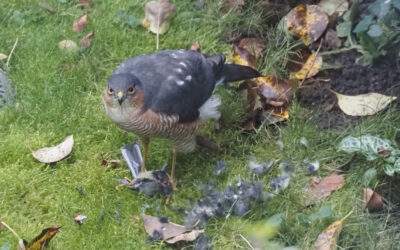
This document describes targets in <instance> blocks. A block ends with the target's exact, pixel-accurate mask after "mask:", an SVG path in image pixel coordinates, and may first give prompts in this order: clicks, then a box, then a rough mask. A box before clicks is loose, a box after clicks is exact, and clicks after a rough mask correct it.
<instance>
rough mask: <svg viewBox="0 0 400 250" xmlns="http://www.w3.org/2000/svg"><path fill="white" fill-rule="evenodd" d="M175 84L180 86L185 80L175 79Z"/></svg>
mask: <svg viewBox="0 0 400 250" xmlns="http://www.w3.org/2000/svg"><path fill="white" fill-rule="evenodd" d="M176 84H178V85H179V86H182V85H183V84H185V82H184V81H182V80H177V81H176Z"/></svg>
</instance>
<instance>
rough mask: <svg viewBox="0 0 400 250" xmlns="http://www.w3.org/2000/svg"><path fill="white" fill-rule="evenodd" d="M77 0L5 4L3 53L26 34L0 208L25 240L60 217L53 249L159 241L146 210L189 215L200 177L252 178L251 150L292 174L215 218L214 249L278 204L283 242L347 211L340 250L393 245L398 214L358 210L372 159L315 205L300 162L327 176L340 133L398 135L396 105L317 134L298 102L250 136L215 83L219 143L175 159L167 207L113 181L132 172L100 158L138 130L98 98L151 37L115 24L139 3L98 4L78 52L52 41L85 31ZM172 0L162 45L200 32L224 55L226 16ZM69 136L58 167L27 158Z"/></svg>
mask: <svg viewBox="0 0 400 250" xmlns="http://www.w3.org/2000/svg"><path fill="white" fill-rule="evenodd" d="M63 2H65V3H63ZM73 2H74V1H49V3H50V4H51V5H53V6H54V7H55V9H56V12H55V13H54V14H50V13H48V12H46V11H45V10H43V9H42V8H40V7H39V5H38V1H33V0H32V1H26V0H13V1H1V3H0V52H2V53H8V52H9V51H10V50H11V48H12V46H13V44H14V42H15V40H16V39H17V38H18V40H19V42H18V46H17V48H16V50H15V52H14V54H13V56H12V59H11V62H10V69H9V77H10V78H11V79H12V81H13V83H14V85H15V88H16V91H17V101H16V105H15V107H10V108H7V109H4V110H2V111H0V128H1V129H0V217H1V218H2V219H3V220H4V221H6V222H7V223H8V224H9V225H11V226H12V227H13V228H14V229H15V231H17V232H18V233H19V234H20V235H21V236H22V237H23V238H26V239H31V238H33V237H34V236H35V235H37V234H38V233H39V232H40V231H41V230H42V229H43V228H45V227H48V226H51V225H55V224H56V225H62V232H61V233H59V234H58V235H57V236H56V237H55V238H54V239H53V240H52V241H51V244H50V248H51V249H147V248H164V247H165V245H163V244H154V243H149V242H148V240H147V235H146V233H145V232H144V230H143V225H142V221H141V219H140V213H141V212H143V211H146V212H147V213H149V214H152V215H164V216H168V217H170V219H171V220H172V221H175V222H177V223H180V222H183V221H182V218H183V214H182V212H181V211H180V210H179V208H182V207H188V206H190V204H193V203H194V202H195V201H196V200H197V199H198V197H199V196H200V193H199V185H200V184H201V183H204V182H208V181H210V180H212V181H214V182H215V183H216V184H217V185H218V186H220V187H223V186H224V185H225V184H227V183H231V182H234V181H235V180H237V178H238V177H241V178H243V179H252V178H254V176H252V174H250V172H249V171H248V169H247V161H248V157H249V156H250V155H254V156H255V157H257V158H259V159H261V160H262V159H282V160H285V159H287V160H291V161H292V162H293V163H294V164H295V167H296V175H295V177H294V178H293V180H292V182H291V183H290V186H289V187H288V188H287V189H286V190H285V191H284V192H283V193H282V194H280V195H279V196H277V197H275V198H274V199H273V200H272V201H271V202H269V203H268V204H265V205H264V206H262V207H256V208H254V209H253V210H252V212H251V213H250V214H248V215H246V216H245V217H244V218H234V217H230V218H228V219H227V220H224V219H216V220H211V221H210V223H209V224H208V226H207V227H206V232H207V235H208V236H209V237H210V238H211V239H212V240H213V244H214V246H215V248H216V249H233V248H247V247H248V246H247V244H246V243H245V242H244V241H243V239H242V238H241V237H239V235H245V234H246V232H245V230H246V228H247V227H248V226H250V225H252V223H255V222H258V221H260V220H264V219H266V218H268V217H269V216H271V215H274V214H276V213H283V215H284V221H283V225H282V228H281V230H280V232H279V235H278V236H277V238H276V240H277V241H280V242H282V243H283V244H285V245H288V246H290V245H297V246H298V247H299V248H301V249H310V248H311V246H312V244H313V242H314V241H315V239H316V237H317V235H318V234H319V233H320V232H321V231H322V230H323V229H324V228H325V227H326V226H327V225H329V224H330V223H331V222H333V221H334V220H335V219H338V218H341V217H343V216H344V215H346V214H347V213H349V211H351V210H353V211H354V212H353V214H352V215H351V216H350V218H349V219H347V221H346V223H345V226H344V230H343V232H342V234H341V237H340V240H339V242H338V245H339V246H341V247H342V248H343V249H349V248H351V249H391V248H396V247H398V246H397V245H398V244H397V243H396V242H398V240H399V232H398V231H397V230H396V228H397V227H395V226H393V225H395V224H396V221H395V219H393V216H392V215H385V214H384V215H379V216H378V215H373V216H372V215H370V214H368V213H366V212H364V211H363V210H362V208H361V189H362V187H363V186H362V184H361V178H362V175H363V173H364V171H365V170H366V169H368V168H369V167H372V166H371V163H369V162H366V161H363V160H362V159H357V161H356V162H353V163H352V164H351V168H350V170H349V171H347V172H346V173H345V176H346V184H345V186H344V187H343V188H342V189H341V190H339V191H337V192H335V193H334V194H333V195H332V196H331V197H330V198H329V199H327V200H326V201H325V202H324V203H323V204H320V205H317V206H315V207H311V208H305V207H304V206H303V205H302V199H303V198H302V197H303V195H302V192H303V189H304V186H305V185H306V183H307V182H308V179H309V177H308V176H306V171H305V169H304V168H303V167H302V164H301V163H302V161H303V159H304V158H309V159H318V160H320V162H321V169H320V171H319V174H320V175H322V176H324V175H327V174H328V173H329V172H331V171H332V170H333V169H335V168H337V167H338V166H340V165H341V164H342V163H344V162H346V160H347V159H348V158H346V157H348V156H345V155H343V154H340V153H338V152H337V151H336V149H335V146H336V145H337V143H338V142H339V140H340V139H341V138H342V137H343V136H346V135H349V134H353V135H361V134H365V133H372V134H376V135H379V136H382V137H386V138H392V137H393V135H394V133H395V130H396V126H398V124H399V122H400V116H399V112H398V111H396V110H390V111H388V112H385V113H383V114H380V115H377V116H373V117H370V118H365V119H363V120H362V122H361V123H360V124H359V125H357V126H354V127H352V128H349V129H346V130H341V131H339V132H338V131H333V130H332V131H331V130H322V131H321V130H319V129H318V128H317V126H316V124H314V123H313V122H311V120H310V119H309V117H310V116H311V114H312V111H310V110H308V109H307V108H304V107H300V106H299V105H298V104H296V103H294V104H293V106H292V108H291V110H290V114H291V118H290V120H289V121H288V122H287V124H286V125H280V126H279V127H271V128H268V129H266V130H262V131H260V132H259V133H258V134H251V135H244V134H242V133H241V132H240V129H239V121H240V119H241V118H242V117H243V116H244V110H243V107H244V105H243V100H242V98H241V97H240V96H239V95H238V94H237V93H236V92H235V91H233V90H229V89H228V90H227V89H219V90H218V92H219V93H220V94H221V96H222V97H223V103H224V105H223V108H222V112H223V116H224V118H223V119H224V124H225V125H224V127H223V130H222V131H220V132H215V131H213V129H212V126H211V125H210V126H209V128H208V129H205V130H204V134H207V135H209V136H210V137H212V138H214V139H215V140H216V141H217V142H218V143H219V144H221V145H222V147H223V150H222V152H219V153H207V152H203V151H200V152H195V153H192V154H188V155H181V156H179V158H178V168H177V176H178V180H179V185H178V188H179V190H178V191H177V192H176V193H175V194H174V198H173V201H172V203H171V204H170V205H165V204H164V202H163V200H162V199H160V198H148V197H145V196H143V195H140V194H138V193H136V192H133V191H130V190H127V189H123V190H116V189H115V187H116V185H117V179H118V178H122V177H124V176H129V172H128V170H127V169H126V168H125V167H121V168H117V169H108V170H107V169H105V168H104V167H103V166H101V159H102V158H103V157H109V158H112V159H117V158H118V159H119V158H121V155H120V151H119V149H120V147H121V146H122V145H123V144H125V143H129V142H132V141H133V140H135V139H136V137H135V136H134V135H132V134H128V133H125V132H122V131H121V130H119V129H118V128H117V127H116V126H115V125H114V124H112V123H111V122H110V120H109V119H108V118H107V117H106V116H105V114H104V112H103V107H102V104H101V101H100V95H101V92H102V90H103V88H104V85H105V83H106V79H107V77H108V76H109V74H110V73H111V71H112V70H113V69H114V67H115V66H116V65H118V63H120V62H121V61H122V60H124V59H125V58H127V57H131V56H134V55H138V54H142V53H150V52H154V51H155V46H156V42H155V36H154V35H153V34H150V33H148V32H147V31H145V30H144V29H143V28H141V27H134V28H127V27H122V26H121V25H120V24H118V23H115V20H116V13H117V12H118V10H125V11H127V12H128V13H130V14H132V15H134V16H136V17H138V18H139V17H141V16H142V15H143V14H142V11H143V5H144V3H143V2H142V1H139V0H136V1H122V0H118V1H111V0H107V1H106V0H104V1H94V2H95V4H94V6H93V7H91V8H90V9H89V20H90V21H89V25H88V26H87V27H86V29H85V31H95V39H94V40H93V45H92V47H91V48H90V49H88V50H86V51H81V52H80V53H78V54H75V55H68V54H66V53H63V52H62V51H60V50H59V49H58V47H57V44H58V42H59V41H61V40H63V39H72V40H75V41H79V39H80V38H81V37H82V36H83V33H82V34H81V33H79V34H77V33H74V32H73V31H72V22H73V20H74V19H76V18H77V17H79V16H80V15H81V14H83V13H84V12H86V10H82V9H81V8H78V7H76V5H75V4H74V3H73ZM174 2H175V4H176V5H177V15H176V17H175V18H174V20H173V22H172V25H171V28H170V30H169V31H168V33H167V34H166V35H163V36H161V40H160V48H161V49H175V48H189V47H190V45H191V43H192V42H194V41H197V42H199V43H200V44H201V46H202V50H203V51H204V52H207V53H216V52H224V53H225V54H227V53H229V50H230V46H229V45H228V44H226V43H224V42H222V41H221V39H220V37H219V36H220V35H221V29H222V28H224V27H223V26H224V24H223V22H222V21H221V22H220V21H219V19H221V20H222V19H223V17H221V18H219V17H215V16H210V15H211V13H213V12H212V11H199V10H196V9H195V8H194V5H193V2H192V1H183V0H182V1H174ZM16 11H18V12H16ZM225 21H226V20H225ZM271 32H273V31H272V30H271ZM276 41H279V40H276ZM279 45H281V44H280V43H279V42H277V43H276V44H275V46H276V48H281V49H282V50H284V49H286V48H285V47H284V46H283V47H282V46H279ZM267 46H268V44H267ZM270 46H271V45H270ZM285 53H287V51H284V52H282V51H280V50H271V49H270V50H269V52H268V56H270V57H271V61H272V62H274V63H273V64H268V61H269V60H268V58H266V59H265V61H266V64H265V66H264V69H265V70H266V71H269V72H274V71H275V72H280V70H281V68H279V67H280V64H279V60H275V58H272V57H274V56H284V54H285ZM274 65H275V66H276V68H274V67H273V66H274ZM3 66H4V65H3ZM69 134H73V135H74V138H75V147H74V151H73V153H72V155H71V156H70V157H69V158H68V159H66V160H64V161H62V162H60V163H57V165H56V166H54V167H53V166H46V165H43V164H40V163H38V162H37V161H35V160H34V159H33V158H32V155H31V150H33V149H37V148H40V147H43V146H47V145H51V144H56V143H58V142H59V141H61V140H62V139H63V138H64V137H65V136H66V135H69ZM301 137H306V138H307V139H308V140H309V143H310V146H309V148H308V149H305V148H304V147H302V146H301V145H300V144H299V140H300V138H301ZM278 139H280V140H282V141H283V143H284V149H283V151H282V150H280V149H279V147H278V146H277V145H276V141H277V140H278ZM168 159H169V147H168V143H167V142H166V141H163V140H158V139H157V140H154V141H153V143H152V146H151V157H150V164H149V165H150V166H152V167H153V168H158V167H160V166H161V165H163V164H164V163H165V162H167V161H168ZM220 159H224V160H225V161H226V162H227V164H228V171H227V173H226V174H225V175H223V176H222V177H215V176H213V174H212V169H213V166H214V164H215V163H216V161H217V160H220ZM276 173H277V170H276V171H272V172H271V173H270V174H268V175H267V176H265V177H263V178H260V179H261V180H262V181H263V182H264V183H265V188H266V189H268V187H269V184H268V183H269V180H270V179H271V177H272V176H274V175H275V174H276ZM327 204H330V205H331V207H332V210H333V215H332V216H331V217H330V218H328V219H325V220H322V221H321V220H317V221H315V222H313V223H312V224H305V223H304V222H302V221H301V220H300V219H299V215H300V214H312V213H314V212H316V211H318V209H319V208H320V206H323V205H327ZM76 213H82V214H85V215H87V216H88V219H87V221H86V222H85V223H84V224H83V225H81V226H79V225H77V224H76V223H75V222H74V220H73V216H74V215H75V214H76ZM6 242H9V243H10V244H11V245H12V246H14V245H15V244H16V241H15V238H14V237H13V236H12V235H11V234H10V233H9V232H8V231H5V230H0V246H2V245H3V244H4V243H6Z"/></svg>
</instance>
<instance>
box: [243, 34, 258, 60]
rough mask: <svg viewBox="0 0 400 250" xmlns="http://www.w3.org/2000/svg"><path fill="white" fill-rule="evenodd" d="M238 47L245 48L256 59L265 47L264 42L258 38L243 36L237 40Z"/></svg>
mask: <svg viewBox="0 0 400 250" xmlns="http://www.w3.org/2000/svg"><path fill="white" fill-rule="evenodd" d="M238 47H240V48H243V49H245V50H247V51H248V52H250V53H251V54H252V55H253V56H254V57H255V58H256V59H258V58H260V57H261V56H262V52H263V51H264V49H265V44H264V41H263V40H262V39H260V38H255V37H245V38H242V39H241V40H240V41H239V43H238Z"/></svg>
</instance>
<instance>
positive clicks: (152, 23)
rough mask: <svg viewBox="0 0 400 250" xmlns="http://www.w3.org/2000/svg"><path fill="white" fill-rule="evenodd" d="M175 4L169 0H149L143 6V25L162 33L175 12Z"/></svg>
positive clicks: (165, 30)
mask: <svg viewBox="0 0 400 250" xmlns="http://www.w3.org/2000/svg"><path fill="white" fill-rule="evenodd" d="M175 10H176V8H175V5H174V4H172V3H170V2H169V0H157V1H150V2H148V3H146V5H145V6H144V15H145V18H144V20H143V23H142V24H143V27H145V28H146V29H148V30H149V31H151V32H153V33H155V34H157V33H158V34H160V35H161V34H164V33H165V32H167V30H168V28H169V23H170V19H171V18H172V16H173V15H174V14H175Z"/></svg>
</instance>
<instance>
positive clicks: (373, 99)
mask: <svg viewBox="0 0 400 250" xmlns="http://www.w3.org/2000/svg"><path fill="white" fill-rule="evenodd" d="M334 93H335V94H336V96H337V100H338V106H339V108H340V109H341V110H342V111H343V112H344V113H345V114H346V115H351V116H366V115H374V114H376V113H378V112H379V111H381V110H383V109H385V108H386V107H387V106H388V105H389V104H390V103H391V102H392V101H394V100H396V99H397V97H396V96H386V95H382V94H379V93H368V94H362V95H355V96H348V95H342V94H339V93H336V92H334Z"/></svg>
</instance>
